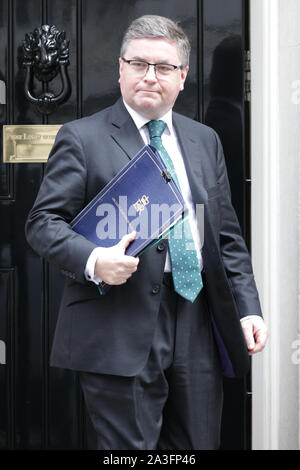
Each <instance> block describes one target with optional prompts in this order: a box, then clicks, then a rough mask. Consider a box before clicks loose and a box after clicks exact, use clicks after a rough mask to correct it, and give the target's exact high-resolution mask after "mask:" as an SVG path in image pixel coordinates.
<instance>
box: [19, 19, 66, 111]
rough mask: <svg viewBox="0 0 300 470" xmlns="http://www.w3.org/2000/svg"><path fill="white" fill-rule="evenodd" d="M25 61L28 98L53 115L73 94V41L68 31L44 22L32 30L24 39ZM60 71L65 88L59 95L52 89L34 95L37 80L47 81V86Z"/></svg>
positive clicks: (39, 109)
mask: <svg viewBox="0 0 300 470" xmlns="http://www.w3.org/2000/svg"><path fill="white" fill-rule="evenodd" d="M23 51H24V61H23V65H24V67H25V70H26V76H25V83H24V90H25V95H26V97H27V99H28V100H29V101H30V103H32V104H33V105H34V106H35V108H36V109H37V110H38V111H39V112H40V113H42V114H51V113H53V111H55V110H56V109H57V107H58V105H59V104H61V103H63V102H65V101H66V100H67V99H68V98H69V96H70V94H71V83H70V79H69V76H68V70H67V66H68V65H69V41H67V40H66V33H65V32H64V31H62V32H60V31H59V30H58V29H57V28H56V26H55V25H52V26H49V25H42V26H41V27H40V28H36V29H35V30H34V31H33V32H32V33H29V34H26V35H25V40H24V41H23ZM58 73H60V76H61V82H62V89H61V92H60V93H59V94H58V95H56V96H55V95H54V94H53V93H52V92H51V91H49V90H48V89H47V91H43V93H41V94H40V95H39V96H33V92H32V91H31V90H32V87H33V79H34V78H36V79H37V80H39V81H40V82H43V89H44V90H45V88H48V83H49V82H50V81H51V80H53V78H55V77H56V76H57V75H58Z"/></svg>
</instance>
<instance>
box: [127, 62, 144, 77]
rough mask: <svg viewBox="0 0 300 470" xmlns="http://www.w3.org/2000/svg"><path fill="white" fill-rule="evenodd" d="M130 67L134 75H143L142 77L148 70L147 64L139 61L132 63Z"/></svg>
mask: <svg viewBox="0 0 300 470" xmlns="http://www.w3.org/2000/svg"><path fill="white" fill-rule="evenodd" d="M129 65H130V67H131V70H132V71H133V72H134V73H137V74H141V75H142V74H144V73H145V72H146V70H147V69H148V64H147V62H141V61H138V60H132V61H130V64H129Z"/></svg>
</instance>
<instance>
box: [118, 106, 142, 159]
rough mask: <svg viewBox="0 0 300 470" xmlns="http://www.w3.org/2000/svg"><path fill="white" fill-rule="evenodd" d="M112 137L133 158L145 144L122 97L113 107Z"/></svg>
mask: <svg viewBox="0 0 300 470" xmlns="http://www.w3.org/2000/svg"><path fill="white" fill-rule="evenodd" d="M111 137H112V138H113V139H114V140H115V142H117V144H118V145H119V146H120V147H121V149H122V150H123V151H124V152H125V153H126V155H127V157H128V158H129V159H130V160H131V159H132V158H133V157H134V156H135V155H136V154H137V153H138V152H139V151H140V150H141V148H142V147H143V146H144V145H145V144H144V141H143V139H142V137H141V135H140V133H139V131H138V129H137V128H136V125H135V124H134V122H133V120H132V118H131V116H130V114H129V113H128V111H127V109H126V108H125V106H124V104H123V101H122V99H119V100H118V101H117V102H116V104H115V105H114V106H113V107H112V132H111Z"/></svg>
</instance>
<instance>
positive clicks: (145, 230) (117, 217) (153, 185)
mask: <svg viewBox="0 0 300 470" xmlns="http://www.w3.org/2000/svg"><path fill="white" fill-rule="evenodd" d="M184 210H185V208H184V201H183V198H182V195H181V192H180V190H179V189H178V187H177V186H176V183H175V182H174V180H173V179H172V175H170V173H169V172H168V170H167V168H166V166H165V164H164V162H163V160H162V158H161V157H160V155H159V153H158V151H157V150H156V149H154V148H153V147H150V146H145V147H143V148H142V149H141V150H140V151H139V152H138V154H137V155H136V156H135V157H133V158H132V159H131V160H130V161H129V162H128V164H127V165H126V166H125V167H124V168H122V170H121V171H120V172H119V173H118V174H117V175H116V176H115V177H114V178H113V179H112V180H111V181H110V182H109V183H108V184H107V185H106V186H105V187H104V188H103V189H102V190H101V191H100V192H99V193H98V194H97V196H95V197H94V198H93V200H92V201H91V202H90V203H89V204H88V205H87V206H86V207H85V208H84V209H83V210H82V211H81V212H80V213H79V214H78V215H77V216H76V217H75V218H74V219H73V220H72V222H71V224H70V225H71V227H72V229H73V230H74V231H75V232H77V233H80V234H81V235H83V236H84V237H85V238H87V239H88V240H90V241H92V242H93V243H95V244H96V245H99V246H102V247H111V246H113V245H115V244H117V243H118V242H119V241H120V240H121V238H122V237H123V236H124V235H126V234H127V233H130V232H132V231H133V230H135V231H136V232H137V236H136V239H135V240H133V242H132V243H131V244H130V245H129V246H128V248H127V250H126V255H130V256H140V255H141V254H142V253H143V252H144V251H145V249H147V248H149V247H150V246H152V245H153V244H155V243H157V241H158V240H159V239H161V238H162V237H164V236H166V235H167V234H168V233H169V230H170V229H171V228H172V227H174V225H175V224H176V223H177V222H178V223H179V222H180V221H182V220H183V216H184V215H185V214H184ZM110 287H111V286H108V285H107V284H105V283H104V282H102V283H101V284H100V285H99V291H100V293H101V294H105V293H106V292H107V291H108V289H109V288H110Z"/></svg>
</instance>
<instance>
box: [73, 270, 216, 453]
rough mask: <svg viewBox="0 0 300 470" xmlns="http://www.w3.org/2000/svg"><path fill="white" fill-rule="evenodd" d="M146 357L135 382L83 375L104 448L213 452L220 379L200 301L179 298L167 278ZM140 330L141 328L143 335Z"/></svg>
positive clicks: (202, 295)
mask: <svg viewBox="0 0 300 470" xmlns="http://www.w3.org/2000/svg"><path fill="white" fill-rule="evenodd" d="M161 295H162V298H161V305H160V311H159V315H158V320H157V327H156V330H155V334H154V338H153V342H152V346H151V350H150V354H149V357H148V360H147V362H146V364H145V366H144V367H143V369H142V370H141V372H139V373H138V374H137V375H136V376H135V377H123V376H113V375H107V374H105V375H104V374H94V373H89V372H88V373H86V372H81V373H80V374H79V375H80V383H81V386H82V389H83V393H84V397H85V402H86V405H87V409H88V412H89V415H90V418H91V421H92V423H93V426H94V428H95V430H96V433H97V442H98V444H97V445H98V449H102V450H124V449H128V450H130V449H136V450H160V449H161V450H168V449H172V450H173V449H178V450H189V449H193V450H198V449H199V450H200V449H218V447H219V439H220V427H221V413H222V402H223V394H222V375H221V367H220V363H219V358H218V352H217V348H216V345H215V341H214V338H213V333H212V328H211V322H210V318H209V313H208V309H207V304H206V299H205V289H203V290H202V291H201V293H200V294H199V296H198V298H197V299H196V300H195V302H194V303H191V302H189V301H186V300H185V299H183V298H182V297H180V296H178V295H177V294H176V293H175V291H174V289H173V284H172V277H171V275H168V274H165V276H164V283H163V285H162V293H161ZM142 334H143V332H142V331H141V335H142Z"/></svg>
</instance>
